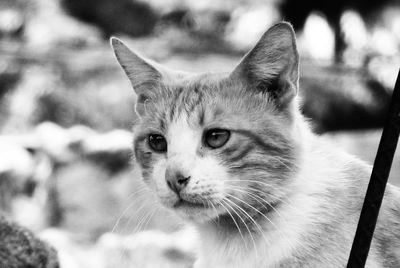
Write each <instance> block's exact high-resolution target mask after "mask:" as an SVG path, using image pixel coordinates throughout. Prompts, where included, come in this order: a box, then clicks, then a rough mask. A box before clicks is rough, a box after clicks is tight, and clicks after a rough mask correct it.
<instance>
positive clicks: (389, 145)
mask: <svg viewBox="0 0 400 268" xmlns="http://www.w3.org/2000/svg"><path fill="white" fill-rule="evenodd" d="M399 133H400V71H399V74H398V76H397V81H396V85H395V87H394V90H393V95H392V101H391V104H390V108H389V117H388V119H387V122H386V124H385V127H384V129H383V132H382V137H381V141H380V143H379V147H378V152H377V154H376V158H375V162H374V167H373V169H372V174H371V179H370V181H369V184H368V188H367V193H366V195H365V199H364V204H363V207H362V210H361V214H360V219H359V221H358V226H357V231H356V234H355V237H354V241H353V246H352V248H351V252H350V257H349V261H348V263H347V267H348V268H353V267H364V266H365V262H366V260H367V257H368V252H369V249H370V246H371V240H372V236H373V234H374V230H375V225H376V221H377V219H378V214H379V209H380V207H381V204H382V199H383V195H384V193H385V188H386V183H387V180H388V177H389V173H390V168H391V166H392V161H393V157H394V153H395V151H396V146H397V142H398V139H399Z"/></svg>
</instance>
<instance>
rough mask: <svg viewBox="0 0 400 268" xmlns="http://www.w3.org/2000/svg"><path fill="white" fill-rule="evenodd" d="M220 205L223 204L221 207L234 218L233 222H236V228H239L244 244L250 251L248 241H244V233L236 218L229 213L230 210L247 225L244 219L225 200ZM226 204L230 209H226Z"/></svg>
mask: <svg viewBox="0 0 400 268" xmlns="http://www.w3.org/2000/svg"><path fill="white" fill-rule="evenodd" d="M220 204H221V206H222V207H223V208H224V209H225V210H226V212H228V214H229V216H230V217H231V218H232V220H233V222H234V224H235V226H236V228H237V229H238V231H239V234H240V237H241V238H242V240H243V243H244V245H245V247H246V249H248V247H247V243H246V240H245V239H244V236H243V233H242V231H241V230H240V227H239V224H238V223H237V222H236V220H235V217H233V215H232V214H231V212H230V211H229V208H230V209H232V212H234V213H235V214H236V215H237V216H238V217H239V218H240V220H241V221H242V222H243V223H244V224H245V222H244V221H243V219H242V218H241V217H240V216H239V214H237V212H236V211H235V210H234V209H233V208H232V207H231V206H230V205H229V204H228V203H226V201H225V200H224V199H222V200H221V203H220ZM224 204H225V206H227V207H228V208H226V207H225V206H224ZM245 225H246V224H245Z"/></svg>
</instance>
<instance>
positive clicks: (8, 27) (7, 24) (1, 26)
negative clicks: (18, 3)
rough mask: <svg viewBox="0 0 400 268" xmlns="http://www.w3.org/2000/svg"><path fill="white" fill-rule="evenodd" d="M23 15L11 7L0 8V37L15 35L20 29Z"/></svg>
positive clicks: (22, 24)
mask: <svg viewBox="0 0 400 268" xmlns="http://www.w3.org/2000/svg"><path fill="white" fill-rule="evenodd" d="M23 26H24V17H23V15H22V13H21V12H20V11H19V10H17V9H13V8H4V9H0V37H4V36H15V35H17V34H18V33H19V32H21V31H22V28H23Z"/></svg>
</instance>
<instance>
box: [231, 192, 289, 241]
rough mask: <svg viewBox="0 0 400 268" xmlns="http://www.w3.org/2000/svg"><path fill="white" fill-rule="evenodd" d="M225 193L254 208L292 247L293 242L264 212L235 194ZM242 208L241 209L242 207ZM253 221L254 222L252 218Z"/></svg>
mask: <svg viewBox="0 0 400 268" xmlns="http://www.w3.org/2000/svg"><path fill="white" fill-rule="evenodd" d="M226 195H228V196H230V197H231V198H234V199H236V200H238V201H240V202H242V203H244V204H245V205H246V206H249V207H250V208H252V209H254V210H255V211H256V212H257V213H259V214H260V215H261V216H263V217H264V218H265V219H266V220H267V221H268V222H269V223H271V225H272V226H273V227H274V228H275V230H276V231H277V232H279V233H280V234H281V235H282V237H283V238H284V239H285V240H286V241H287V242H288V243H289V245H290V246H291V247H292V248H293V243H292V242H291V241H290V240H289V239H288V238H287V236H286V235H285V234H284V233H283V232H282V231H281V230H280V229H279V228H278V226H276V225H275V223H273V222H272V221H271V219H269V218H268V217H267V216H266V215H265V214H264V213H262V212H261V211H260V210H258V209H257V208H255V207H254V206H252V205H250V204H249V203H247V202H245V201H243V200H242V199H240V198H238V197H236V196H234V195H231V194H228V193H226ZM242 210H243V209H242ZM243 211H244V210H243ZM246 214H247V213H246ZM253 222H255V221H254V219H253ZM257 225H258V224H257Z"/></svg>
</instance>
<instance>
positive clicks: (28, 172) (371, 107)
mask: <svg viewBox="0 0 400 268" xmlns="http://www.w3.org/2000/svg"><path fill="white" fill-rule="evenodd" d="M282 19H284V20H286V21H289V22H291V23H292V24H293V25H294V27H295V29H296V32H297V37H298V43H299V50H300V55H301V76H302V78H301V80H300V85H301V93H300V94H301V97H302V100H303V101H302V103H303V105H302V110H303V112H304V114H305V116H306V117H308V118H310V120H311V122H312V124H313V126H314V129H315V131H316V132H318V133H320V134H321V135H324V136H325V137H326V138H327V139H329V140H331V141H332V142H333V143H334V144H336V145H337V146H341V147H343V148H344V149H345V150H347V151H348V152H350V153H352V154H355V155H357V156H358V157H359V158H361V159H364V160H366V161H368V162H369V163H371V164H372V163H373V160H374V157H375V154H376V149H377V146H378V143H379V138H380V134H381V128H382V126H383V124H384V122H385V116H386V113H387V108H388V104H389V101H390V96H391V93H392V90H393V86H394V83H395V79H396V76H397V73H398V70H399V67H400V1H399V0H380V1H378V0H363V1H362V0H325V1H318V0H252V1H250V0H232V1H229V0H212V1H211V0H198V1H189V0H148V1H144V0H143V1H139V0H52V1H49V0H0V211H1V212H2V213H4V214H7V215H9V216H11V217H12V218H13V219H14V220H15V221H17V222H18V223H20V224H22V225H23V226H26V227H28V228H29V229H31V230H33V231H34V232H35V233H36V234H38V235H39V236H40V237H42V238H43V239H45V240H47V241H49V242H50V243H51V244H52V245H54V246H55V247H56V248H57V249H58V252H59V257H60V259H61V264H62V267H83V268H86V267H100V268H101V267H190V264H191V263H192V261H193V256H192V255H191V254H190V252H191V250H192V249H193V247H194V245H193V243H192V241H191V240H190V239H189V238H188V236H187V235H186V234H185V233H184V232H182V231H178V230H179V226H181V223H180V222H179V220H178V219H176V218H174V217H173V216H172V215H170V214H169V213H168V212H166V211H164V210H162V209H161V208H159V206H158V205H156V204H155V203H154V197H152V196H151V195H150V194H149V193H148V192H147V191H146V189H145V188H143V185H142V183H141V179H140V175H139V173H138V170H137V167H136V166H135V164H134V163H132V161H131V149H130V148H131V133H130V129H131V126H132V122H133V119H134V112H133V103H134V96H133V91H132V89H131V88H130V85H129V82H128V80H127V79H126V78H125V77H124V74H123V72H122V71H121V70H120V69H119V66H118V65H117V62H116V60H115V59H114V57H113V54H112V51H111V49H110V46H109V41H108V38H109V37H110V36H118V37H119V38H121V39H122V40H124V41H125V42H126V43H127V44H128V45H129V46H130V47H131V48H132V49H134V50H136V51H139V52H140V53H141V54H144V55H145V56H147V57H149V58H152V59H154V60H156V61H158V62H160V63H162V64H165V65H167V66H169V67H171V68H174V69H183V70H187V71H194V72H204V71H228V70H231V69H232V68H233V67H234V66H235V64H236V63H237V62H238V61H239V59H240V58H241V57H242V56H243V55H244V53H245V52H246V51H247V50H248V49H249V48H251V47H252V46H253V45H254V44H255V43H256V41H257V39H258V38H259V37H260V36H261V34H262V33H263V32H264V31H265V30H266V29H267V28H268V27H269V26H271V25H272V24H274V23H276V22H278V21H280V20H282ZM399 151H400V150H399ZM399 153H400V152H398V153H397V155H396V158H395V160H394V163H393V168H392V172H391V177H390V181H391V183H393V184H396V185H400V156H399V155H400V154H399ZM161 263H162V265H161ZM146 265H147V266H146ZM168 265H170V266H168Z"/></svg>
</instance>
